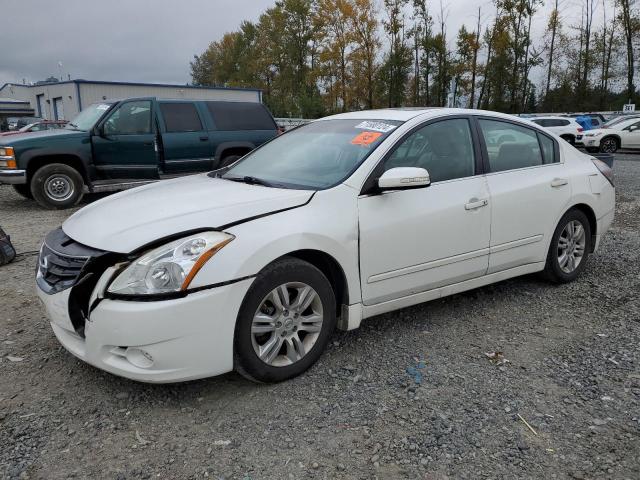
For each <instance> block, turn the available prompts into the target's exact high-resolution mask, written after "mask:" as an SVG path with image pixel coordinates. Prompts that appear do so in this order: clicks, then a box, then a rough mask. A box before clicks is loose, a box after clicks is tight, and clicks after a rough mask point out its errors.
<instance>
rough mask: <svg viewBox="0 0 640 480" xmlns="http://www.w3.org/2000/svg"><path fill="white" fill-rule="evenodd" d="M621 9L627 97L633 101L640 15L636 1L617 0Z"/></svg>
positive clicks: (620, 18) (620, 17)
mask: <svg viewBox="0 0 640 480" xmlns="http://www.w3.org/2000/svg"><path fill="white" fill-rule="evenodd" d="M617 1H618V5H619V7H620V13H619V14H618V15H619V17H618V18H619V20H620V23H621V24H622V31H623V34H624V41H625V47H626V53H627V55H626V57H627V96H628V97H629V100H632V99H633V98H634V97H635V95H636V88H635V85H634V76H635V52H634V45H635V44H636V43H637V42H638V40H639V38H638V37H639V36H640V13H639V12H638V9H637V3H636V0H617Z"/></svg>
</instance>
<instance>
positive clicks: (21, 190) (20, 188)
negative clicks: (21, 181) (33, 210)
mask: <svg viewBox="0 0 640 480" xmlns="http://www.w3.org/2000/svg"><path fill="white" fill-rule="evenodd" d="M12 187H13V189H14V190H15V192H16V193H17V194H18V195H20V196H21V197H24V198H28V199H29V200H31V199H33V195H31V190H30V189H29V185H12Z"/></svg>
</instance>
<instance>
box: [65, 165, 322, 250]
mask: <svg viewBox="0 0 640 480" xmlns="http://www.w3.org/2000/svg"><path fill="white" fill-rule="evenodd" d="M312 196H313V191H308V190H289V189H281V188H269V187H263V186H259V185H247V184H245V183H241V182H232V181H230V180H223V179H220V178H211V177H209V176H208V175H207V174H202V175H194V176H189V177H183V178H178V179H174V180H166V181H161V182H157V183H153V184H150V185H146V186H143V187H139V188H135V189H132V190H127V191H124V192H121V193H118V194H116V195H112V196H110V197H107V198H104V199H102V200H99V201H97V202H95V203H92V204H91V205H88V206H86V207H84V208H83V209H82V210H80V211H78V212H76V213H75V214H74V215H72V216H71V217H70V218H69V219H68V220H67V221H66V222H64V224H63V225H62V229H63V230H64V232H65V233H66V234H67V235H68V236H69V237H71V238H72V239H74V240H75V241H77V242H79V243H82V244H84V245H87V246H89V247H93V248H98V249H101V250H108V251H111V252H119V253H129V252H131V251H133V250H136V249H137V248H139V247H141V246H143V245H146V244H149V243H151V242H154V241H156V240H159V239H161V238H164V237H167V236H169V235H175V234H177V233H181V232H187V231H189V230H197V229H206V228H220V227H223V226H224V225H229V224H231V223H235V222H241V221H243V220H246V219H250V218H252V217H255V216H258V215H265V214H269V213H272V212H276V211H278V210H283V209H287V208H293V207H298V206H301V205H304V204H305V203H307V202H308V201H309V200H310V199H311V197H312Z"/></svg>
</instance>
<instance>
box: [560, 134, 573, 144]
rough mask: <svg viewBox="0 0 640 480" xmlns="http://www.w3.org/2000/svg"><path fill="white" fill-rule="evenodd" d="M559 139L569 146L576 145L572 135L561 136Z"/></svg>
mask: <svg viewBox="0 0 640 480" xmlns="http://www.w3.org/2000/svg"><path fill="white" fill-rule="evenodd" d="M560 138H562V139H563V140H564V141H565V142H567V143H569V145H575V143H576V138H575V137H574V136H573V135H562V136H561V137H560Z"/></svg>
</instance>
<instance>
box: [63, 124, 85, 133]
mask: <svg viewBox="0 0 640 480" xmlns="http://www.w3.org/2000/svg"><path fill="white" fill-rule="evenodd" d="M67 125H71V126H72V127H75V128H74V129H73V130H78V131H79V132H84V130H80V127H78V125H76V124H75V123H72V122H69V123H67Z"/></svg>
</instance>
